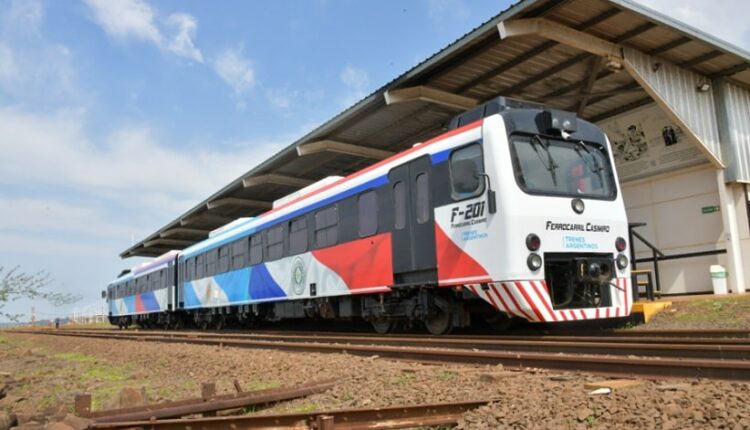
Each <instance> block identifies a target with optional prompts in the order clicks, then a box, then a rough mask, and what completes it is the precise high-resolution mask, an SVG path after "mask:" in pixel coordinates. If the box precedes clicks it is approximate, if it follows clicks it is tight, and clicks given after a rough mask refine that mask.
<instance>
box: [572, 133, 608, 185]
mask: <svg viewBox="0 0 750 430" xmlns="http://www.w3.org/2000/svg"><path fill="white" fill-rule="evenodd" d="M576 143H577V146H576V154H578V156H579V157H581V160H583V161H584V163H585V164H586V165H588V166H589V169H591V170H592V171H593V172H594V173H596V176H597V177H598V178H599V183H600V184H602V186H604V176H603V175H602V171H603V170H604V167H602V165H601V164H600V163H599V160H597V159H596V156H595V155H594V154H593V153H592V152H591V150H590V149H589V148H588V147H587V146H586V144H585V143H583V141H582V140H579V141H578V142H576ZM581 149H583V150H584V151H586V153H587V154H589V156H590V157H591V161H592V162H593V164H594V167H593V168H592V167H591V166H590V165H589V163H588V162H587V161H586V158H585V157H584V156H583V155H581V151H580V150H581Z"/></svg>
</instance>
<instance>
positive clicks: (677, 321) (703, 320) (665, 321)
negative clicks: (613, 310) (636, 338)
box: [634, 294, 750, 330]
mask: <svg viewBox="0 0 750 430" xmlns="http://www.w3.org/2000/svg"><path fill="white" fill-rule="evenodd" d="M665 300H669V298H665ZM634 329H637V330H671V329H685V330H693V329H744V330H750V294H743V295H736V294H732V295H725V296H713V297H707V298H696V299H692V300H684V299H682V300H674V301H673V302H672V307H671V308H669V309H667V310H666V311H664V312H662V313H659V314H657V315H656V316H655V317H654V318H653V319H652V320H651V321H649V322H648V324H643V325H639V326H637V327H634Z"/></svg>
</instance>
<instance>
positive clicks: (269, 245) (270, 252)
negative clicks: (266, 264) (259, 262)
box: [266, 224, 284, 261]
mask: <svg viewBox="0 0 750 430" xmlns="http://www.w3.org/2000/svg"><path fill="white" fill-rule="evenodd" d="M266 256H267V257H268V260H269V261H272V260H278V259H279V258H281V257H283V256H284V224H282V225H279V226H276V227H273V228H269V229H268V230H266Z"/></svg>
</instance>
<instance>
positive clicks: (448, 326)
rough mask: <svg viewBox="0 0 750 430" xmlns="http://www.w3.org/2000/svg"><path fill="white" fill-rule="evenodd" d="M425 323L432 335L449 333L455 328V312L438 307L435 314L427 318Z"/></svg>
mask: <svg viewBox="0 0 750 430" xmlns="http://www.w3.org/2000/svg"><path fill="white" fill-rule="evenodd" d="M424 325H425V327H427V331H428V332H430V334H432V335H435V336H440V335H443V334H448V333H450V331H451V330H452V329H453V313H452V312H449V311H446V310H444V309H442V308H439V307H436V312H435V315H433V316H430V317H427V318H425V320H424Z"/></svg>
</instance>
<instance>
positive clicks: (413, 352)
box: [38, 331, 750, 380]
mask: <svg viewBox="0 0 750 430" xmlns="http://www.w3.org/2000/svg"><path fill="white" fill-rule="evenodd" d="M38 333H39V334H57V335H63V336H78V337H90V338H103V339H134V340H138V341H142V342H161V343H178V344H179V343H190V344H199V345H211V346H224V347H238V348H254V349H276V350H284V351H304V352H320V353H347V354H352V355H360V356H373V355H377V356H379V357H384V358H394V359H402V360H413V361H420V362H433V363H458V364H490V365H496V364H503V365H504V366H508V367H513V368H547V369H555V370H576V371H585V372H589V373H597V374H603V375H617V376H623V375H626V376H644V377H656V378H660V377H685V378H712V379H727V380H750V361H744V360H710V359H676V358H663V357H651V358H647V357H630V356H628V357H616V356H609V355H583V354H569V355H565V354H559V353H538V352H506V351H475V350H466V349H464V350H461V349H459V350H457V349H427V348H424V347H395V346H380V345H377V346H367V345H343V344H328V343H310V342H283V341H277V342H272V341H264V340H240V339H210V338H200V337H167V336H145V337H143V336H138V333H133V335H132V336H126V335H120V336H118V337H113V336H111V335H107V334H91V333H73V332H67V333H60V332H58V333H54V332H52V333H49V332H41V331H40V332H38Z"/></svg>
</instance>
